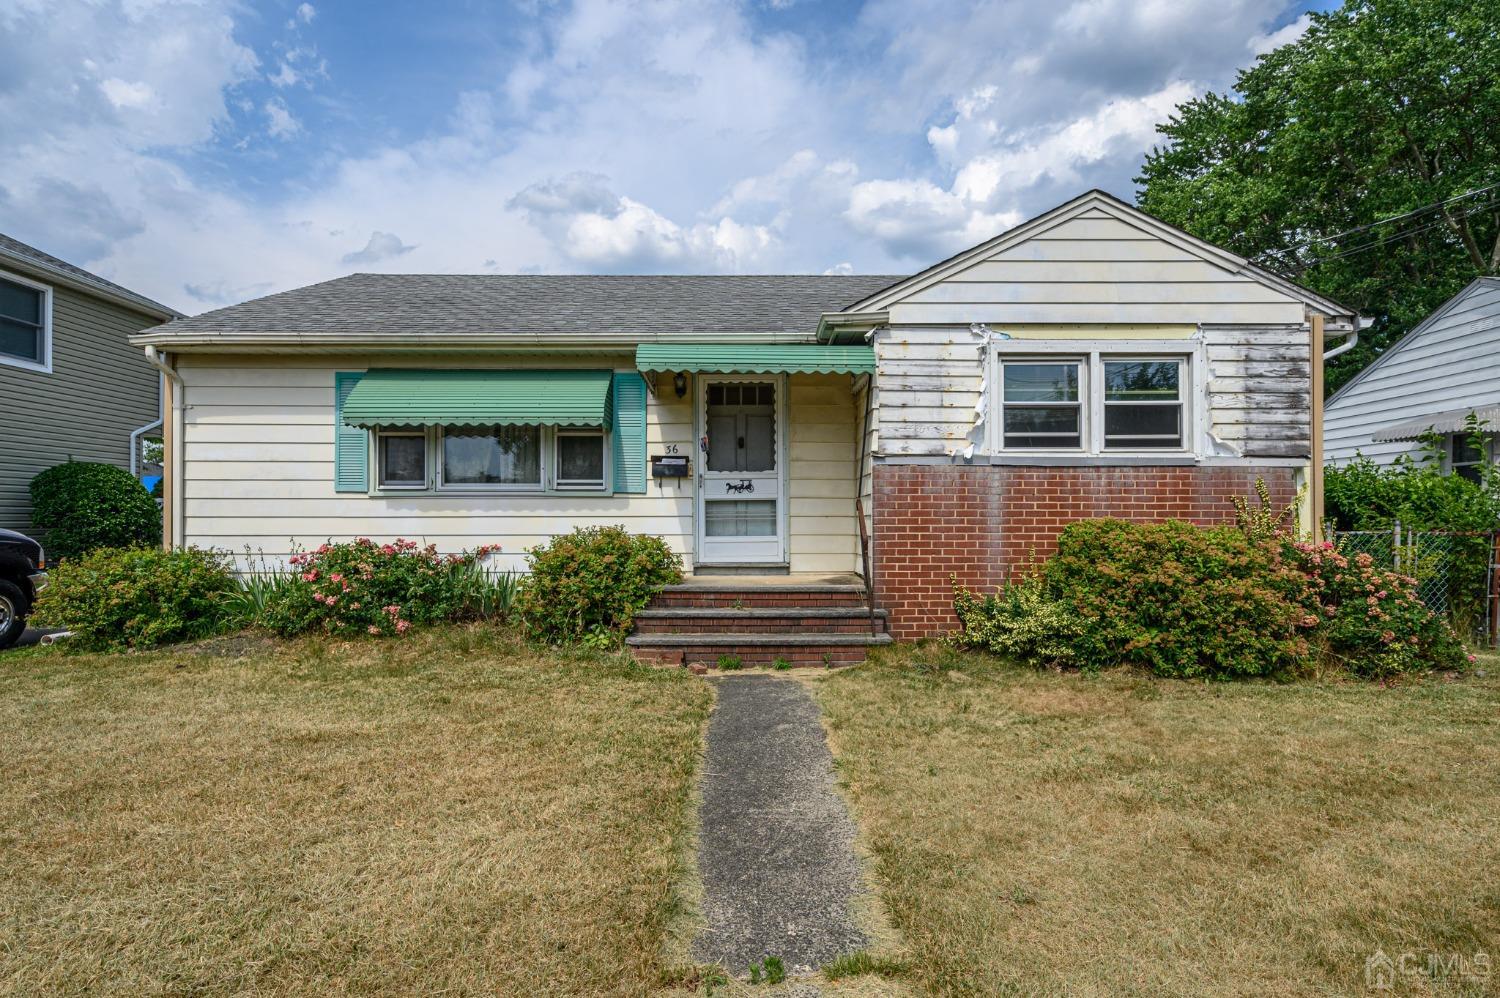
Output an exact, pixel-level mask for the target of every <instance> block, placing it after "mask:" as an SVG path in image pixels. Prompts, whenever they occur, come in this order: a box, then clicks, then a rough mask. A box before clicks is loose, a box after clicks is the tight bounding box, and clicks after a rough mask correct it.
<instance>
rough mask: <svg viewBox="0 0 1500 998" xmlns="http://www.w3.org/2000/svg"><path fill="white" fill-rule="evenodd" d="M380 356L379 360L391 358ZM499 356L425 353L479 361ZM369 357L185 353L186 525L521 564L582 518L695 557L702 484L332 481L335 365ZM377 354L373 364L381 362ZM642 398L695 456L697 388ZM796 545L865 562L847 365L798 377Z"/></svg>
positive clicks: (256, 546)
mask: <svg viewBox="0 0 1500 998" xmlns="http://www.w3.org/2000/svg"><path fill="white" fill-rule="evenodd" d="M526 362H527V363H532V364H535V365H537V366H552V367H561V366H569V365H575V366H576V365H579V364H585V365H587V366H592V367H599V366H605V365H608V366H613V367H616V368H621V369H629V368H630V366H631V364H632V362H633V358H631V357H630V356H628V355H620V356H601V357H591V358H589V359H588V360H586V361H580V360H578V359H577V358H572V359H570V358H566V357H551V358H538V357H531V358H527V361H526ZM382 363H383V362H382ZM485 363H493V358H489V359H488V360H480V359H476V358H474V357H469V358H451V359H446V358H445V359H442V360H428V361H424V362H423V363H422V365H421V366H438V365H445V366H453V367H462V366H478V365H482V364H485ZM370 366H372V364H371V362H370V359H369V358H368V357H342V358H341V357H326V356H318V357H301V358H293V359H290V360H278V359H273V358H259V357H227V356H226V357H204V356H194V355H184V356H183V357H182V358H181V361H180V364H179V370H180V371H181V373H182V376H183V380H184V382H185V384H186V386H187V395H186V401H187V412H186V415H185V431H184V437H185V445H186V446H185V457H186V462H187V467H186V484H185V489H184V496H185V503H186V506H185V510H184V514H185V535H186V541H187V543H189V544H196V545H199V546H203V547H215V548H219V549H224V550H228V551H230V552H232V553H234V554H235V555H236V556H238V557H240V558H241V559H242V560H243V558H244V556H245V551H246V549H247V548H248V549H249V551H250V552H252V554H254V555H255V556H257V557H260V556H264V558H265V559H266V560H267V561H270V562H280V561H282V560H284V559H285V558H286V557H287V556H288V555H289V554H291V553H292V551H293V550H295V549H296V548H298V547H301V548H308V547H315V546H317V545H318V544H320V543H322V542H323V541H325V540H336V541H337V540H349V539H352V538H354V537H360V536H369V537H375V538H380V539H391V538H394V537H398V536H401V537H408V538H411V539H413V540H417V541H421V542H423V543H428V542H430V543H434V544H436V545H437V546H438V548H439V549H440V550H442V551H444V552H452V551H459V550H462V549H465V548H472V547H475V546H477V545H479V544H490V543H498V544H500V545H501V551H500V553H499V554H498V555H497V556H496V557H495V560H494V564H495V566H496V567H497V568H502V569H505V568H521V567H522V566H523V565H524V563H525V549H526V548H527V547H529V546H531V545H534V544H539V543H542V542H544V541H545V540H546V539H547V538H548V537H550V536H552V535H554V534H556V533H562V532H566V531H568V530H571V529H572V528H573V527H575V526H585V525H601V524H623V525H625V526H626V527H627V528H628V529H630V530H632V531H635V532H638V533H647V534H655V535H658V536H661V537H664V538H665V539H666V540H667V542H668V543H669V544H670V545H671V546H672V547H673V549H674V550H676V551H678V552H679V553H681V554H682V555H683V557H684V561H685V563H686V564H688V565H689V566H690V565H691V564H692V545H693V480H692V479H686V480H682V481H681V482H680V483H678V482H673V481H670V480H669V481H667V482H664V483H663V484H662V485H657V483H656V482H654V481H652V482H649V483H648V485H647V492H646V493H645V494H644V495H629V496H627V495H615V496H604V495H601V496H588V495H535V496H495V495H459V494H453V493H447V494H438V495H389V496H366V495H356V494H350V493H337V492H334V490H333V375H334V372H336V371H359V370H364V369H365V368H367V367H370ZM373 366H378V364H377V365H373ZM659 389H660V390H658V391H657V392H655V394H654V395H651V396H649V397H648V401H647V422H646V436H647V451H648V453H658V454H659V453H661V452H662V448H663V445H665V444H669V443H673V444H677V445H678V447H679V449H680V451H681V452H682V453H685V454H691V455H694V460H695V461H696V459H697V453H698V449H697V446H696V443H695V440H694V431H693V412H692V401H691V400H692V399H693V398H694V397H695V392H693V391H691V390H690V391H689V392H688V393H687V396H686V397H685V398H684V399H681V400H679V399H678V398H677V396H676V393H675V392H674V391H673V390H672V387H671V378H670V377H667V378H663V379H661V382H660V384H659ZM790 406H791V409H790V412H789V423H790V439H789V445H790V446H789V451H790V471H791V481H790V486H789V500H788V501H789V504H790V505H789V513H790V516H789V520H790V542H789V543H790V550H791V562H792V569H793V570H794V571H851V570H853V568H854V552H855V547H856V544H855V541H854V536H855V530H856V527H855V523H854V490H855V488H856V483H855V474H856V471H855V469H856V462H857V453H858V452H857V450H856V449H855V448H856V443H855V439H854V438H855V431H854V408H853V400H852V398H851V395H850V386H849V379H848V377H847V376H840V377H832V376H804V375H797V376H794V377H793V378H792V380H791V385H790Z"/></svg>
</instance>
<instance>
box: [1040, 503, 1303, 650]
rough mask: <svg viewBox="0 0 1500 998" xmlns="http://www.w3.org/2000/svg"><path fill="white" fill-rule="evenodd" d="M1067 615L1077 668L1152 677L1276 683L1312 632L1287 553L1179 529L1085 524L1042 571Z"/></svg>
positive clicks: (1177, 525) (1074, 528) (1222, 531)
mask: <svg viewBox="0 0 1500 998" xmlns="http://www.w3.org/2000/svg"><path fill="white" fill-rule="evenodd" d="M1043 578H1044V580H1045V586H1046V593H1047V595H1048V597H1049V598H1051V599H1054V600H1063V601H1066V603H1067V604H1068V605H1069V606H1070V607H1071V608H1072V611H1073V615H1074V616H1073V619H1074V621H1076V624H1077V636H1076V637H1075V638H1074V639H1073V640H1072V641H1071V642H1070V643H1071V646H1072V648H1073V650H1074V653H1075V655H1076V657H1077V661H1078V662H1079V663H1080V664H1083V665H1089V666H1104V665H1114V664H1119V663H1128V664H1136V665H1142V666H1145V667H1147V668H1149V669H1150V670H1151V671H1152V672H1154V673H1155V674H1157V675H1159V676H1178V677H1183V678H1191V677H1200V676H1202V677H1209V676H1212V677H1230V676H1263V675H1274V674H1277V673H1282V672H1285V671H1288V670H1291V669H1293V668H1295V667H1297V666H1298V665H1300V664H1302V663H1303V662H1304V661H1305V659H1306V656H1307V651H1308V645H1307V641H1306V636H1305V635H1306V632H1307V630H1308V628H1309V627H1311V626H1315V625H1316V624H1317V623H1318V621H1317V619H1316V617H1314V616H1312V608H1311V607H1310V605H1309V603H1308V598H1307V591H1306V590H1307V587H1306V581H1305V578H1304V576H1303V574H1302V572H1301V571H1300V570H1299V569H1298V566H1297V565H1296V564H1295V563H1294V562H1289V561H1288V560H1287V559H1286V558H1285V557H1284V544H1282V543H1281V542H1277V541H1255V540H1252V539H1251V538H1249V537H1247V536H1246V535H1245V534H1244V533H1243V532H1241V531H1239V530H1236V529H1234V528H1232V527H1213V528H1200V527H1195V526H1193V525H1192V524H1190V523H1184V522H1182V521H1180V520H1168V521H1166V522H1163V523H1149V524H1142V523H1128V522H1125V521H1123V520H1083V521H1080V522H1078V523H1074V524H1071V525H1069V526H1068V527H1066V528H1065V529H1064V530H1063V532H1062V534H1061V535H1060V536H1059V538H1058V550H1057V554H1056V555H1055V556H1054V557H1053V558H1052V559H1050V560H1049V561H1048V562H1047V563H1046V565H1045V566H1044V568H1043Z"/></svg>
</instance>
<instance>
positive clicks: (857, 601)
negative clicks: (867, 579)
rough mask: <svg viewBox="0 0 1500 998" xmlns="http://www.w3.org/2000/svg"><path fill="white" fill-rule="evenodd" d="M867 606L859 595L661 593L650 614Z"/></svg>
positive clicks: (653, 601) (653, 603) (655, 600)
mask: <svg viewBox="0 0 1500 998" xmlns="http://www.w3.org/2000/svg"><path fill="white" fill-rule="evenodd" d="M868 605H869V604H868V603H866V602H865V598H864V596H862V595H860V594H858V593H774V592H755V591H750V592H740V593H736V592H715V593H661V594H659V595H658V596H657V597H656V599H654V600H652V601H651V608H652V609H653V610H685V609H695V608H696V609H712V610H733V609H737V608H742V607H755V608H760V607H775V608H778V609H779V608H782V607H786V608H788V609H795V608H796V607H819V608H823V607H843V608H849V609H854V608H864V607H866V606H868Z"/></svg>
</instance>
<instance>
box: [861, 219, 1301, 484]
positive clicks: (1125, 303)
mask: <svg viewBox="0 0 1500 998" xmlns="http://www.w3.org/2000/svg"><path fill="white" fill-rule="evenodd" d="M888 311H889V315H890V325H889V327H888V328H887V329H884V330H882V331H880V332H879V333H877V334H876V336H875V337H874V340H873V342H874V345H875V352H876V359H877V364H878V367H879V383H878V392H877V395H878V414H879V417H878V420H877V425H878V429H879V440H880V453H881V454H883V455H890V456H902V455H906V456H936V455H951V454H955V453H959V452H961V451H964V450H965V449H966V448H968V447H969V446H970V445H971V444H973V445H974V447H975V451H976V452H982V451H983V450H984V447H985V440H984V434H983V433H981V432H978V431H976V429H975V407H976V405H977V404H978V402H979V400H980V396H981V394H982V393H983V392H985V391H987V390H989V388H990V386H989V385H988V381H987V379H986V365H985V356H986V353H985V347H984V344H983V341H982V338H981V337H980V336H977V335H976V334H975V333H974V331H973V330H972V329H971V328H970V324H971V323H983V324H985V325H986V326H987V327H988V328H989V329H990V330H991V331H992V332H993V333H995V334H1002V333H1003V334H1007V335H1011V336H1014V337H1017V338H1024V339H1026V340H1028V341H1030V340H1048V339H1053V340H1054V341H1055V342H1057V343H1065V342H1069V341H1075V340H1085V339H1099V340H1109V341H1110V342H1111V344H1113V343H1118V344H1119V351H1120V352H1121V353H1128V352H1130V351H1131V350H1132V347H1131V341H1132V340H1133V339H1137V340H1140V341H1151V342H1153V344H1155V343H1158V342H1159V341H1160V340H1162V339H1165V338H1171V337H1178V338H1181V340H1182V347H1181V352H1182V354H1183V355H1192V354H1199V355H1200V356H1202V357H1203V358H1204V360H1203V361H1202V366H1205V367H1206V368H1207V371H1206V372H1204V371H1194V372H1193V383H1194V386H1195V387H1194V391H1195V392H1196V393H1206V395H1207V399H1206V402H1204V403H1203V404H1204V405H1205V406H1206V410H1207V423H1208V427H1209V431H1210V432H1211V433H1212V435H1213V436H1214V438H1216V439H1217V440H1218V441H1219V442H1221V443H1222V444H1223V445H1224V446H1223V447H1222V448H1219V449H1220V450H1222V454H1221V455H1219V456H1233V455H1234V454H1239V455H1242V456H1246V457H1269V458H1296V457H1306V456H1308V454H1309V453H1310V452H1311V444H1310V432H1311V417H1310V413H1311V393H1310V377H1311V363H1310V357H1309V350H1310V340H1309V333H1308V330H1307V327H1306V325H1305V324H1304V323H1305V321H1306V315H1305V306H1304V305H1303V303H1302V302H1300V301H1298V300H1296V299H1294V298H1291V297H1289V296H1287V295H1286V294H1284V293H1283V292H1281V291H1280V290H1279V289H1277V288H1274V287H1271V286H1269V285H1266V284H1263V283H1261V282H1259V281H1256V280H1254V279H1253V278H1251V277H1248V276H1246V275H1244V274H1240V273H1236V272H1234V271H1230V270H1226V269H1225V268H1223V267H1221V266H1219V265H1217V264H1216V263H1213V262H1210V261H1208V260H1205V259H1203V258H1202V257H1200V256H1197V255H1195V254H1193V253H1191V252H1190V251H1189V250H1187V249H1184V248H1182V247H1180V246H1177V245H1175V244H1173V243H1171V242H1168V241H1166V240H1164V239H1162V238H1160V237H1158V236H1156V235H1153V234H1152V233H1149V232H1147V231H1146V230H1144V229H1141V228H1137V227H1136V226H1133V225H1130V224H1128V223H1127V222H1125V221H1122V220H1120V219H1119V218H1115V217H1113V216H1111V215H1109V214H1107V213H1106V212H1104V211H1103V210H1101V209H1093V210H1091V211H1089V212H1086V213H1084V214H1083V215H1080V216H1078V217H1075V218H1072V219H1068V220H1066V221H1063V222H1061V223H1060V224H1058V225H1056V226H1054V227H1052V228H1050V229H1046V230H1044V231H1042V232H1040V233H1038V234H1036V235H1033V236H1031V237H1030V238H1028V239H1027V240H1026V241H1025V242H1021V243H1017V244H1014V245H1011V246H1010V247H1009V248H1006V249H1003V250H1001V251H999V252H997V253H995V254H993V255H991V256H988V257H986V258H984V259H982V260H979V261H976V262H973V263H971V264H969V265H968V266H966V267H964V268H963V269H960V270H958V271H956V272H954V273H952V274H950V275H948V276H946V277H944V278H942V279H941V280H940V281H938V282H937V283H935V284H932V285H930V286H928V287H926V288H923V289H921V290H917V291H914V292H912V293H911V294H909V295H908V296H906V297H903V298H900V299H899V300H897V301H894V302H892V303H890V304H889V306H888ZM1200 344H1201V346H1202V348H1203V349H1202V351H1201V352H1200V351H1199V346H1200ZM1152 349H1153V350H1157V347H1156V346H1155V345H1153V348H1152ZM1205 373H1206V379H1205ZM990 418H995V410H994V407H993V406H991V407H990ZM1204 449H1205V450H1206V449H1207V448H1204Z"/></svg>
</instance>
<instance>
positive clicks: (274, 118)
mask: <svg viewBox="0 0 1500 998" xmlns="http://www.w3.org/2000/svg"><path fill="white" fill-rule="evenodd" d="M261 110H263V111H265V112H266V132H267V134H269V135H270V136H271V137H272V138H273V139H282V140H286V139H289V138H291V137H292V136H294V135H296V134H297V133H298V132H300V131H302V124H301V122H299V121H298V120H297V119H296V118H295V117H293V115H292V112H291V109H290V108H288V107H287V106H286V101H284V100H282V99H281V98H280V97H272V98H271V99H270V100H268V101H266V103H265V105H264V106H263V107H262V108H261Z"/></svg>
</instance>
